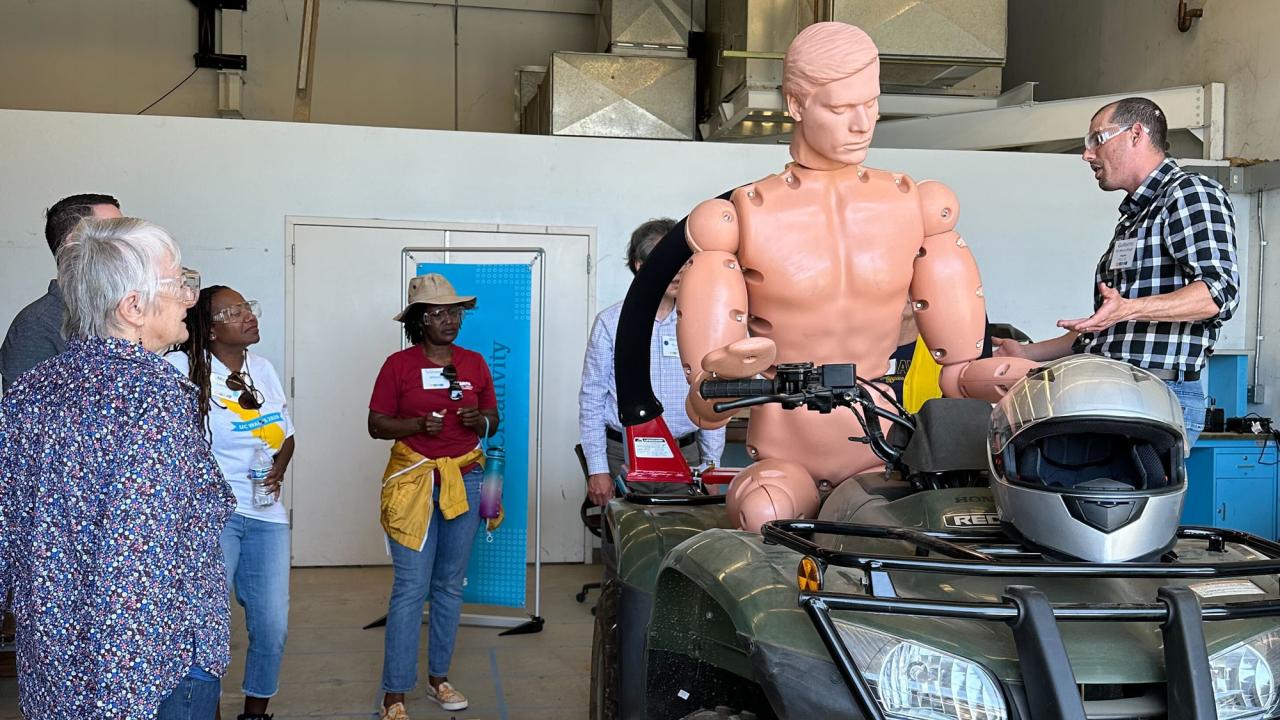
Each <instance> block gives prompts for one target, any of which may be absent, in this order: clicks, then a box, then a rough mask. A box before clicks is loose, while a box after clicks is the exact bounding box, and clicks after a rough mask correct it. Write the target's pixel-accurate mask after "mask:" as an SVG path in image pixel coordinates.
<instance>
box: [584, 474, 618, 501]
mask: <svg viewBox="0 0 1280 720" xmlns="http://www.w3.org/2000/svg"><path fill="white" fill-rule="evenodd" d="M587 497H589V498H591V502H593V503H595V504H596V505H599V506H600V507H604V506H605V505H608V504H609V500H611V499H612V498H613V480H612V479H611V478H610V477H609V473H595V474H593V475H588V476H587Z"/></svg>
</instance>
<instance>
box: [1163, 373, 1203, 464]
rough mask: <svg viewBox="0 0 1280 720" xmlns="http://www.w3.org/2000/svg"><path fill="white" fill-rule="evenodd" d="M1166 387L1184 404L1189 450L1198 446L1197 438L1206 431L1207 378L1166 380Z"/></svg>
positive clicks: (1183, 417)
mask: <svg viewBox="0 0 1280 720" xmlns="http://www.w3.org/2000/svg"><path fill="white" fill-rule="evenodd" d="M1164 383H1165V385H1168V386H1169V389H1170V390H1172V391H1173V394H1174V395H1177V396H1178V402H1179V403H1181V404H1182V424H1183V425H1184V426H1186V428H1187V449H1188V450H1190V449H1191V448H1192V447H1193V446H1194V445H1195V444H1196V438H1198V437H1200V433H1201V432H1202V431H1203V430H1204V411H1205V406H1206V405H1207V401H1206V399H1205V396H1206V395H1208V392H1207V391H1206V384H1205V377H1204V375H1201V376H1200V378H1199V379H1197V380H1165V381H1164Z"/></svg>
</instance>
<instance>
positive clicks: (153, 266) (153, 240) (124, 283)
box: [0, 218, 235, 720]
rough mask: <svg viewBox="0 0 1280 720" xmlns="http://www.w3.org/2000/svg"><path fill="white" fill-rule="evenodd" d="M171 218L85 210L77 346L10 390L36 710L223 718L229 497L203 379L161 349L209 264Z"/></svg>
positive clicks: (69, 324) (22, 692) (4, 432)
mask: <svg viewBox="0 0 1280 720" xmlns="http://www.w3.org/2000/svg"><path fill="white" fill-rule="evenodd" d="M181 261H182V256H181V252H180V251H179V249H178V246H177V244H176V243H175V242H174V241H173V238H171V237H170V236H169V234H168V233H167V232H165V231H164V229H162V228H160V227H158V226H156V225H153V224H151V223H148V222H146V221H143V220H136V219H132V218H120V219H114V220H92V219H90V220H86V221H85V222H84V223H82V224H81V225H80V226H79V227H78V228H77V229H76V230H75V231H74V232H73V233H72V234H71V236H70V237H68V239H67V241H66V242H65V243H64V244H63V246H62V247H61V248H60V249H59V250H58V285H59V287H61V288H62V292H63V296H64V298H65V299H66V304H67V314H66V318H65V323H64V330H65V332H66V335H67V338H68V343H67V349H66V351H65V352H63V353H62V354H61V355H57V356H55V357H53V358H51V359H49V360H46V361H45V362H43V363H41V364H39V365H37V366H36V367H34V368H33V369H31V370H30V371H29V372H27V373H26V374H24V375H23V376H22V377H21V378H20V379H19V380H18V381H17V382H16V383H14V385H13V386H12V387H11V388H10V389H9V392H8V393H6V394H5V396H4V399H3V401H2V402H0V437H4V438H5V442H4V443H3V445H0V488H3V493H0V596H3V594H4V593H5V592H7V591H9V590H12V592H13V611H14V615H15V616H16V618H17V623H18V626H17V642H18V673H19V675H18V687H19V704H20V705H21V708H22V712H23V714H24V715H25V716H26V717H28V718H46V717H50V718H51V717H63V718H73V717H74V718H89V717H95V718H108V717H109V718H130V719H137V720H151V718H158V719H160V720H169V719H170V718H183V719H184V720H186V719H189V718H212V717H213V715H214V712H215V710H216V707H217V700H218V690H219V682H218V677H220V676H221V675H222V674H223V672H225V670H226V666H227V663H228V635H229V633H228V618H229V615H230V612H229V606H228V599H227V584H226V576H225V573H224V570H223V560H222V551H221V550H220V548H219V545H218V537H219V534H220V533H221V531H222V527H223V525H224V524H225V523H226V521H227V518H228V517H229V516H230V514H231V511H232V509H233V508H234V507H235V498H234V496H233V495H232V494H231V490H230V489H229V488H228V486H227V484H226V482H225V481H224V480H223V478H222V474H221V472H220V471H219V470H218V465H217V463H216V462H215V461H214V457H213V454H212V452H211V451H210V448H209V444H208V443H207V442H206V441H205V439H204V437H203V434H202V432H201V426H200V423H199V421H198V419H197V418H198V414H197V392H196V388H195V386H194V385H192V384H191V381H190V380H188V379H187V378H185V377H183V376H182V374H180V373H179V372H177V371H176V370H174V369H173V367H172V366H171V365H170V364H169V363H167V362H165V361H164V358H162V357H161V355H160V353H162V352H164V351H165V350H166V349H168V348H170V347H171V346H173V345H175V344H177V343H180V342H182V341H183V340H185V339H186V336H187V330H186V326H185V325H184V324H183V317H184V316H185V314H186V311H187V308H188V307H190V306H191V305H192V304H193V303H194V302H195V299H196V294H197V291H198V289H199V276H198V275H196V274H195V273H193V272H191V271H187V270H185V269H184V268H183V267H182V265H181Z"/></svg>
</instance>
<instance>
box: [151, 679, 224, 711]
mask: <svg viewBox="0 0 1280 720" xmlns="http://www.w3.org/2000/svg"><path fill="white" fill-rule="evenodd" d="M191 673H192V674H190V675H188V676H186V677H184V678H182V681H181V682H179V683H178V687H176V688H174V689H173V692H171V693H169V697H167V698H165V699H164V700H162V701H161V702H160V709H159V710H157V711H156V720H213V715H214V713H216V712H217V711H218V696H219V695H221V691H222V687H221V685H222V684H221V683H219V682H218V681H217V680H216V679H214V680H211V679H208V678H211V677H212V676H211V675H209V674H208V673H206V672H204V671H202V670H198V669H195V668H192V671H191Z"/></svg>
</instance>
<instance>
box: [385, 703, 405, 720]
mask: <svg viewBox="0 0 1280 720" xmlns="http://www.w3.org/2000/svg"><path fill="white" fill-rule="evenodd" d="M378 718H379V720H409V713H408V712H406V711H405V709H404V703H395V704H394V705H392V706H391V707H384V708H382V710H381V711H380V712H379V713H378Z"/></svg>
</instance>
